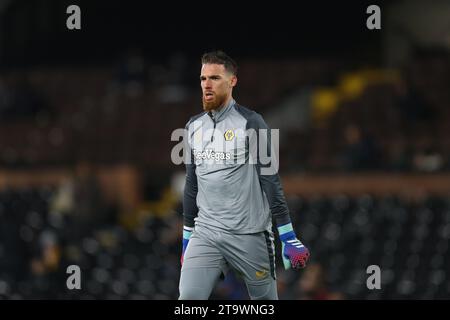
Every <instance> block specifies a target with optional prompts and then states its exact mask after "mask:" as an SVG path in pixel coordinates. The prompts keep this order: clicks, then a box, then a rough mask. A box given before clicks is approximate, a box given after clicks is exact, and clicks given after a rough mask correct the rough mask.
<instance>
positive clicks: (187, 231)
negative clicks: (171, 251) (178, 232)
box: [183, 226, 194, 240]
mask: <svg viewBox="0 0 450 320" xmlns="http://www.w3.org/2000/svg"><path fill="white" fill-rule="evenodd" d="M193 230H194V228H191V227H186V226H183V239H186V240H188V239H189V238H190V237H191V235H192V231H193Z"/></svg>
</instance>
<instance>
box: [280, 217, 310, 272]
mask: <svg viewBox="0 0 450 320" xmlns="http://www.w3.org/2000/svg"><path fill="white" fill-rule="evenodd" d="M277 229H278V234H279V235H280V240H281V257H282V258H283V264H284V268H285V269H286V270H287V269H289V268H290V267H292V268H294V269H300V268H304V267H305V266H306V262H307V261H308V258H309V250H308V248H306V247H305V246H304V245H303V244H302V243H301V242H300V240H298V239H297V237H296V235H295V233H294V229H293V228H292V224H291V223H288V224H285V225H282V226H279V227H278V228H277Z"/></svg>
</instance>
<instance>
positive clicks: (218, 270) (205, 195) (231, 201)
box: [179, 51, 309, 300]
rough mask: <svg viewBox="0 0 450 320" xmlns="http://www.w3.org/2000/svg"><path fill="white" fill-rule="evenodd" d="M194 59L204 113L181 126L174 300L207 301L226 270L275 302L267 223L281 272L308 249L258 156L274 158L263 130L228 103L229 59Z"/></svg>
mask: <svg viewBox="0 0 450 320" xmlns="http://www.w3.org/2000/svg"><path fill="white" fill-rule="evenodd" d="M201 62H202V67H201V73H200V83H201V88H202V92H203V96H202V99H203V110H204V112H202V113H200V114H198V115H196V116H194V117H192V118H191V119H190V120H189V122H188V123H187V125H186V129H187V142H188V147H189V148H188V149H189V150H188V152H186V150H185V155H186V156H187V157H186V159H185V163H186V185H185V190H184V199H183V221H184V222H183V223H184V228H183V249H182V255H181V264H182V268H181V277H180V283H179V290H180V296H179V299H180V300H185V299H188V300H192V299H208V298H209V297H210V295H211V292H212V290H213V289H214V286H215V285H216V283H217V281H218V279H219V278H220V276H221V275H222V274H226V273H227V272H228V270H230V269H232V270H233V271H234V272H235V273H236V274H237V275H238V276H240V277H241V278H243V280H244V281H245V284H246V286H247V290H248V294H249V296H250V298H251V299H264V300H268V299H278V293H277V286H276V275H275V253H274V237H273V232H272V218H274V220H275V223H276V227H277V230H278V233H279V236H280V240H281V243H282V255H281V256H282V258H283V263H284V267H285V268H286V269H288V268H290V267H293V268H295V269H298V268H303V267H304V266H305V264H306V262H307V260H308V258H309V251H308V249H307V248H306V247H305V246H304V245H303V244H302V243H301V242H300V241H299V240H298V238H297V236H296V234H295V232H294V229H293V227H292V224H291V219H290V216H289V210H288V207H287V204H286V200H285V197H284V193H283V189H282V186H281V182H280V178H279V175H278V173H277V172H276V170H275V171H273V170H270V168H271V163H270V162H271V161H262V160H263V159H262V156H261V155H262V154H264V155H267V154H268V153H269V155H270V160H271V159H272V158H273V156H274V155H273V154H271V150H273V148H272V145H271V135H270V129H269V128H268V127H267V125H266V123H265V122H264V120H263V118H262V117H261V115H259V114H258V113H256V112H254V111H252V110H250V109H248V108H246V107H243V106H241V105H239V104H238V103H237V102H236V101H235V100H234V99H233V97H232V92H233V88H234V87H235V86H236V83H237V65H236V62H235V61H234V60H233V59H231V58H230V57H229V56H228V55H227V54H225V53H224V52H222V51H214V52H209V53H206V54H204V55H203V56H202V59H201ZM261 142H262V143H261ZM274 143H276V142H275V141H274ZM260 145H263V146H265V147H266V148H262V149H266V150H260V148H259V146H260ZM260 151H261V152H260ZM268 151H269V152H268Z"/></svg>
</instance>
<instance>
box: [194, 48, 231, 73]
mask: <svg viewBox="0 0 450 320" xmlns="http://www.w3.org/2000/svg"><path fill="white" fill-rule="evenodd" d="M202 64H221V65H223V66H224V67H225V70H227V71H228V72H230V73H231V74H233V75H235V76H236V75H237V69H238V66H237V63H236V61H234V60H233V59H232V58H230V56H229V55H227V54H226V53H225V52H223V51H221V50H217V51H210V52H207V53H205V54H203V56H202Z"/></svg>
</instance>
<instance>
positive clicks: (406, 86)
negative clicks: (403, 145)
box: [395, 77, 435, 128]
mask: <svg viewBox="0 0 450 320" xmlns="http://www.w3.org/2000/svg"><path fill="white" fill-rule="evenodd" d="M395 91H396V95H397V96H396V101H395V106H396V108H397V109H398V111H399V113H400V117H401V118H402V122H403V123H404V124H405V125H406V126H407V128H408V127H409V128H414V127H416V126H417V125H418V124H421V123H424V124H429V123H430V122H431V121H432V120H434V119H435V113H434V110H433V109H432V108H431V106H430V105H429V104H428V103H427V101H426V99H425V98H424V96H423V95H422V93H421V92H420V90H419V89H418V88H417V87H416V86H415V85H414V84H413V83H412V81H411V80H409V79H408V77H406V78H405V79H400V80H399V81H397V82H396V86H395Z"/></svg>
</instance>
